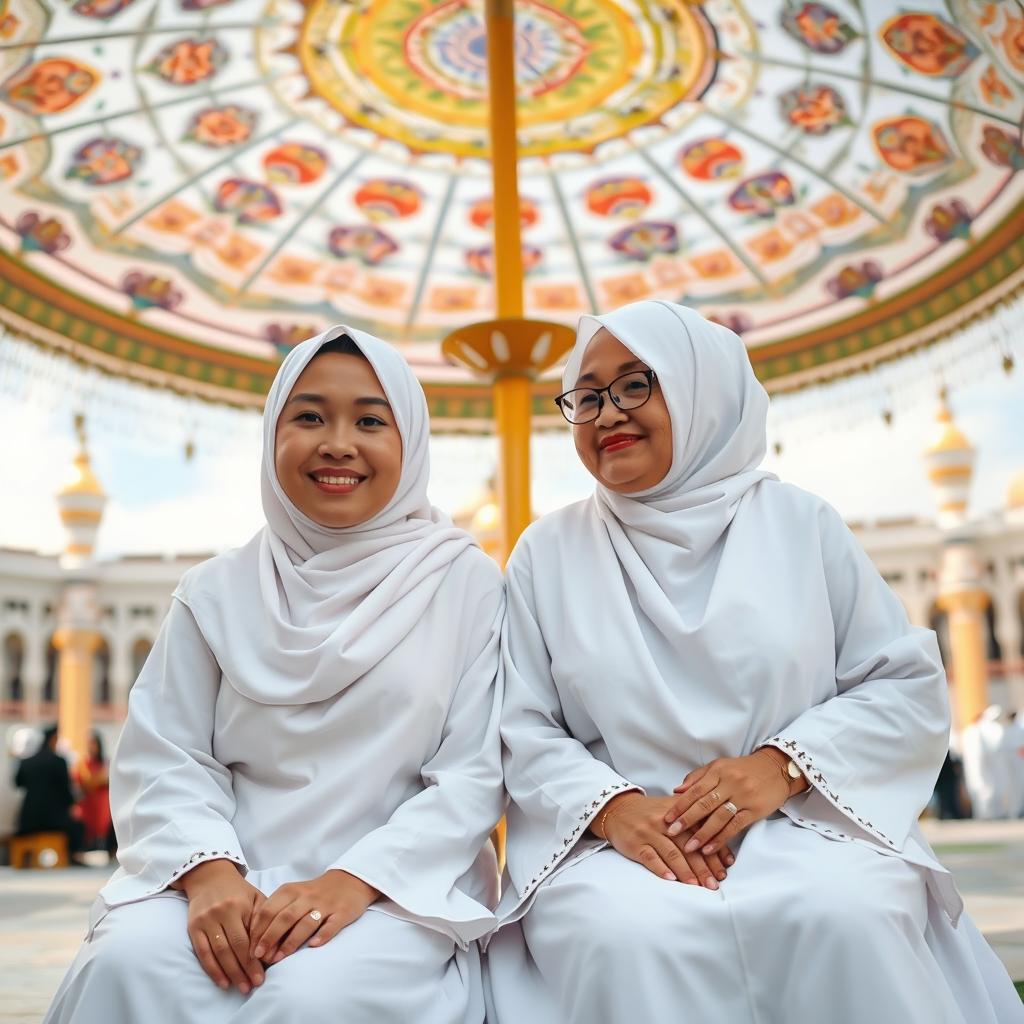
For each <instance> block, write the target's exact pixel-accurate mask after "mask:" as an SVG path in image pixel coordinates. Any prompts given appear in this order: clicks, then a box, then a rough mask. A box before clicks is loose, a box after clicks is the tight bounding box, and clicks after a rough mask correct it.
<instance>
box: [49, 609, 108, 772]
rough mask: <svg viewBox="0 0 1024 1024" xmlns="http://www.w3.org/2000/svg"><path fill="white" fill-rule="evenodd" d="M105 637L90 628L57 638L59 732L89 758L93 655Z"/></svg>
mask: <svg viewBox="0 0 1024 1024" xmlns="http://www.w3.org/2000/svg"><path fill="white" fill-rule="evenodd" d="M101 642H102V640H101V637H100V636H99V634H98V633H94V632H93V631H92V630H88V629H74V628H63V629H58V630H57V632H56V633H54V636H53V643H54V646H55V647H56V648H57V650H58V652H59V660H58V662H57V673H58V674H57V678H58V686H59V703H58V712H57V732H58V733H59V735H60V736H61V738H62V739H64V740H66V741H67V742H68V744H69V745H70V747H71V749H72V750H73V751H74V752H75V754H76V755H78V757H79V758H85V757H88V754H89V731H90V728H91V726H92V670H93V656H94V655H95V653H96V651H97V650H98V649H99V646H100V643H101Z"/></svg>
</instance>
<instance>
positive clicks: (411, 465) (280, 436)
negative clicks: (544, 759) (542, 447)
mask: <svg viewBox="0 0 1024 1024" xmlns="http://www.w3.org/2000/svg"><path fill="white" fill-rule="evenodd" d="M350 339H351V340H350ZM427 440H428V419H427V408H426V402H425V400H424V397H423V392H422V389H421V388H420V386H419V383H418V382H417V381H416V379H415V377H414V376H413V374H412V372H411V371H410V369H409V367H408V366H407V365H406V364H405V362H404V361H403V360H402V359H401V357H400V356H399V355H398V354H397V353H396V352H395V351H394V350H392V349H391V348H389V347H388V346H387V345H385V344H384V343H383V342H380V341H378V340H377V339H375V338H373V337H371V336H369V335H366V334H363V333H361V332H359V331H353V330H349V329H347V328H343V327H342V328H334V329H332V330H331V331H328V332H327V333H325V334H324V335H321V336H320V337H317V338H313V339H311V340H310V341H307V342H304V343H303V344H302V345H300V346H298V347H297V348H296V349H295V350H294V351H293V352H292V353H291V354H290V355H289V356H288V358H287V359H286V360H285V362H284V364H283V365H282V366H281V369H280V370H279V372H278V375H277V378H276V380H275V382H274V386H273V388H272V389H271V392H270V395H269V396H268V399H267V406H266V412H265V416H264V448H263V469H262V493H263V508H264V512H265V514H266V517H267V525H266V527H265V528H264V529H263V530H261V531H260V532H259V533H258V534H257V535H256V536H255V537H254V538H253V539H252V540H251V541H250V542H249V543H248V544H246V545H245V546H244V547H242V548H239V549H237V550H235V551H230V552H228V553H226V554H224V555H221V556H219V557H217V558H214V559H211V560H210V561H209V562H206V563H203V564H202V565H200V566H198V567H197V568H195V569H193V570H191V571H190V572H189V573H187V574H186V575H185V577H184V578H183V579H182V581H181V584H180V585H179V587H178V589H177V591H176V592H175V595H174V600H173V601H172V604H171V609H170V612H169V613H168V616H167V619H166V621H165V623H164V626H163V629H162V631H161V635H160V638H159V639H158V641H157V643H156V646H155V647H154V649H153V652H152V654H151V655H150V658H149V660H148V661H147V662H146V666H145V668H144V670H143V672H142V675H141V676H140V678H139V680H138V682H137V683H136V685H135V687H134V688H133V690H132V695H131V700H130V703H129V713H128V720H127V722H126V724H125V728H124V732H123V734H122V737H121V742H120V745H119V747H118V751H117V755H116V757H115V759H114V763H113V767H112V771H111V802H112V806H113V813H114V820H115V823H116V826H117V834H118V838H119V840H120V848H119V851H118V859H119V861H120V863H121V867H120V869H119V870H118V872H117V873H116V874H115V875H114V876H113V878H112V879H111V880H110V882H109V883H108V884H107V885H106V886H105V887H104V889H103V890H102V892H101V894H100V898H99V899H98V900H97V902H96V905H95V907H94V909H93V912H92V918H91V921H90V926H89V933H88V937H87V939H86V942H85V944H84V945H83V947H82V949H81V951H80V952H79V955H78V957H77V958H76V960H75V962H74V964H73V965H72V967H71V969H70V971H69V972H68V975H67V977H66V978H65V980H64V982H63V984H62V985H61V988H60V990H59V991H58V993H57V996H56V997H55V1000H54V1003H53V1006H52V1007H51V1009H50V1013H49V1015H48V1017H47V1021H48V1022H54V1024H56V1022H71V1021H73V1022H75V1024H93V1022H95V1024H100V1022H103V1024H118V1022H124V1024H136V1022H140V1021H146V1022H147V1024H159V1022H161V1021H166V1022H168V1024H170V1022H174V1024H179V1022H180V1024H193V1022H195V1024H199V1022H202V1024H206V1022H209V1024H223V1022H228V1021H230V1022H233V1024H234V1022H237V1024H243V1022H244V1024H249V1022H257V1021H266V1022H271V1021H272V1022H274V1024H282V1022H289V1021H296V1022H302V1024H310V1022H312V1021H328V1020H329V1021H337V1022H338V1024H364V1022H365V1024H388V1022H395V1024H398V1022H402V1024H406V1022H409V1021H417V1022H422V1024H478V1022H480V1021H482V1019H483V1010H482V999H481V992H480V985H479V964H478V958H477V950H476V944H475V940H476V939H477V938H478V937H480V936H481V935H483V934H484V933H485V932H487V931H488V930H489V929H490V928H491V927H492V925H493V923H494V918H493V916H492V914H491V912H490V910H489V909H488V908H489V907H490V906H493V901H494V898H495V895H496V893H495V889H496V872H495V862H494V854H493V851H492V849H491V847H490V844H489V843H487V836H488V834H489V832H490V830H491V829H492V828H493V826H494V824H495V822H496V821H497V819H498V817H499V816H500V814H501V808H502V799H503V793H502V789H501V768H500V753H499V742H498V733H497V728H498V726H497V714H498V710H497V709H498V706H499V704H500V695H499V694H498V692H497V681H496V680H497V663H498V635H499V631H500V625H501V618H502V612H503V597H502V587H501V579H500V575H499V573H498V570H497V568H496V567H495V565H494V564H493V563H492V562H491V561H490V559H488V558H487V557H486V556H485V555H484V554H483V553H482V552H481V551H480V550H479V549H478V548H477V547H475V546H473V544H472V541H471V540H470V538H469V536H468V535H467V534H466V533H464V532H463V531H461V530H457V529H455V528H454V527H452V526H451V525H450V523H449V522H448V521H447V519H445V518H444V517H443V516H442V515H441V514H440V513H438V512H437V510H436V509H434V508H432V507H431V506H430V504H429V502H428V500H427V496H426V486H427V479H428V462H427Z"/></svg>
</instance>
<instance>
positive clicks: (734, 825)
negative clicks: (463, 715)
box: [488, 302, 1024, 1024]
mask: <svg viewBox="0 0 1024 1024" xmlns="http://www.w3.org/2000/svg"><path fill="white" fill-rule="evenodd" d="M564 381H565V387H566V389H567V390H566V392H565V393H564V394H562V395H561V396H559V398H558V399H557V401H558V405H559V407H560V409H561V410H562V412H563V414H564V416H565V418H566V419H567V420H568V421H569V423H570V424H571V425H572V433H573V439H574V442H575V445H576V450H577V452H578V453H579V457H580V459H581V460H582V462H583V464H584V465H585V466H586V468H587V469H588V470H589V472H590V473H591V474H592V475H593V477H594V478H595V480H596V482H597V487H596V490H595V492H594V494H593V495H592V496H591V497H590V498H589V499H587V500H586V501H582V502H578V503H577V504H574V505H570V506H569V507H567V508H564V509H562V510H560V511H558V512H556V513H554V514H552V515H550V516H547V517H545V518H543V519H541V520H540V521H539V522H537V523H535V524H534V525H533V526H532V527H530V529H529V530H528V531H527V532H526V533H525V534H524V535H523V538H522V540H521V541H520V543H519V545H518V546H517V547H516V550H515V552H514V553H513V555H512V558H511V560H510V562H509V566H508V576H507V590H508V601H509V607H508V617H507V620H506V628H505V634H504V638H503V650H504V659H505V669H506V694H505V704H504V709H503V715H502V736H503V740H504V745H505V781H506V786H507V788H508V791H509V793H510V795H511V798H512V802H511V805H510V807H509V811H508V823H509V828H508V836H509V843H508V870H507V878H506V891H505V895H504V898H503V901H502V904H501V906H500V907H499V920H500V922H501V924H500V927H499V930H498V932H497V933H496V935H495V936H494V937H493V939H492V940H491V943H490V949H489V954H488V960H489V967H488V972H489V989H490V991H489V998H490V1020H491V1022H492V1024H520V1022H522V1021H530V1022H531V1024H567V1022H571V1021H587V1022H588V1024H601V1022H608V1024H620V1022H621V1024H626V1022H633V1021H662V1020H684V1021H708V1020H718V1021H726V1022H728V1024H755V1022H756V1024H776V1022H777V1024H782V1022H789V1021H819V1020H825V1019H827V1020H829V1021H831V1022H835V1024H855V1022H856V1024H863V1022H865V1021H878V1022H880V1024H940V1022H941V1024H997V1022H998V1024H1006V1022H1011V1021H1024V1009H1022V1007H1021V1003H1020V1001H1019V1000H1018V998H1017V996H1016V993H1015V992H1014V990H1013V987H1012V985H1011V984H1010V982H1009V979H1008V978H1007V976H1006V973H1005V971H1004V970H1003V969H1002V966H1001V965H1000V964H999V962H998V960H997V959H996V957H995V955H994V954H993V953H992V951H991V950H990V949H989V948H988V947H987V946H986V944H985V942H984V940H983V939H982V938H981V936H980V935H979V933H978V932H977V930H976V929H975V928H974V926H973V925H972V923H971V922H970V921H969V920H968V919H967V917H966V916H965V915H963V913H962V902H961V900H960V897H959V895H958V894H957V891H956V888H955V886H954V884H953V882H952V879H951V878H950V876H949V874H948V872H947V871H946V870H945V869H944V868H943V867H942V865H941V864H939V862H938V861H937V860H936V859H935V856H934V854H933V853H932V851H931V850H930V849H929V847H928V845H927V843H926V842H925V840H924V838H923V837H922V836H921V833H920V832H919V830H918V828H917V817H918V815H919V813H920V811H921V809H922V808H923V807H924V806H925V804H926V803H927V801H928V798H929V796H930V795H931V792H932V787H933V784H934V782H935V778H936V775H937V773H938V770H939V766H940V764H941V763H942V758H943V755H944V753H945V751H946V745H947V739H948V732H949V717H948V705H947V695H946V684H945V679H944V676H943V672H942V667H941V665H940V662H939V657H938V652H937V649H936V644H935V638H934V636H933V634H932V633H931V632H929V631H927V630H923V629H917V628H914V627H912V626H910V625H909V623H908V622H907V619H906V616H905V614H904V612H903V609H902V607H901V606H900V604H899V602H898V601H897V600H896V598H895V597H894V596H893V594H892V593H891V592H890V590H889V589H888V587H887V586H886V585H885V583H884V582H883V581H882V580H881V578H880V577H879V576H878V574H877V573H876V572H875V570H874V568H873V567H872V565H871V563H870V561H869V560H868V559H867V557H866V556H865V555H864V553H863V551H862V550H861V549H860V548H859V547H858V546H857V544H856V542H855V541H854V540H853V538H852V537H851V535H850V533H849V532H848V530H847V529H846V527H845V526H844V524H843V522H842V520H841V519H840V518H839V516H838V515H837V514H836V513H835V511H833V509H831V508H830V507H829V506H828V505H827V504H825V502H823V501H822V500H820V499H819V498H816V497H815V496H813V495H811V494H808V493H806V492H804V491H801V490H798V489H797V488H795V487H791V486H788V485H785V484H782V483H780V482H779V481H778V480H777V479H776V478H775V477H774V476H772V475H771V474H769V473H766V472H765V471H764V470H761V469H759V468H758V466H759V464H760V462H761V460H762V458H763V456H764V452H765V415H766V412H767V407H768V398H767V395H766V394H765V392H764V390H763V389H762V388H761V386H760V385H759V384H758V382H757V380H756V379H755V377H754V375H753V372H752V371H751V368H750V363H749V360H748V359H747V355H746V352H745V350H744V348H743V345H742V343H741V342H740V341H739V339H738V338H737V337H736V336H735V335H734V334H733V333H732V332H731V331H728V330H726V329H725V328H723V327H719V326H718V325H715V324H710V323H708V322H706V321H704V320H703V319H701V317H700V316H698V315H697V314H696V313H694V312H693V311H692V310H689V309H686V308H684V307H681V306H676V305H672V304H670V303H664V302H642V303H637V304H634V305H631V306H626V307H624V308H623V309H620V310H618V311H617V312H615V313H612V314H609V315H607V316H602V317H585V318H584V319H583V321H582V322H581V324H580V329H579V334H578V339H577V344H576V347H575V349H574V351H573V353H572V355H571V356H570V359H569V362H568V365H567V367H566V370H565V376H564Z"/></svg>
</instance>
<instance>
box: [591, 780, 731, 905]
mask: <svg viewBox="0 0 1024 1024" xmlns="http://www.w3.org/2000/svg"><path fill="white" fill-rule="evenodd" d="M675 799H676V798H675V797H674V796H644V795H643V794H642V793H637V792H635V791H633V792H629V793H620V794H619V795H618V796H616V797H613V798H612V799H611V800H610V801H609V802H608V804H607V805H606V808H607V813H605V812H604V811H603V812H602V813H601V814H600V815H598V818H597V821H598V822H602V823H603V828H604V835H603V836H601V838H602V839H607V841H608V842H609V843H610V844H611V845H612V846H613V847H614V848H615V849H616V850H618V852H619V853H621V854H622V856H623V857H628V858H629V859H630V860H633V861H636V862H637V863H638V864H642V865H643V866H644V867H645V868H647V870H648V871H650V872H652V873H653V874H655V875H657V876H658V877H659V878H664V879H666V880H668V881H677V880H678V881H680V882H686V883H687V884H688V885H703V886H704V887H705V888H707V889H712V890H715V889H717V888H718V883H719V882H720V881H722V880H723V879H724V878H725V872H726V867H727V866H731V865H732V863H733V862H734V861H735V857H734V856H733V854H732V852H731V851H730V850H729V849H728V848H725V849H723V850H721V851H720V852H719V853H713V854H710V855H709V856H705V855H704V854H702V853H701V852H700V851H699V850H698V851H696V852H695V853H684V852H683V847H684V846H685V845H686V843H687V841H688V840H689V838H690V835H691V833H690V832H684V833H680V834H679V835H677V836H672V837H669V836H667V835H665V822H664V820H663V819H664V816H665V812H666V811H667V810H668V808H669V807H670V806H671V805H672V803H673V801H674V800H675Z"/></svg>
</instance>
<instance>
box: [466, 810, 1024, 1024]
mask: <svg viewBox="0 0 1024 1024" xmlns="http://www.w3.org/2000/svg"><path fill="white" fill-rule="evenodd" d="M484 974H485V988H486V990H487V998H488V1020H489V1021H490V1024H523V1022H526V1021H529V1022H530V1024H569V1022H573V1021H586V1022H587V1024H634V1022H636V1021H665V1020H672V1021H715V1020H718V1021H726V1022H728V1024H791V1022H793V1021H818V1020H828V1021H829V1022H830V1024H865V1022H867V1024H1024V1006H1022V1004H1021V1002H1020V999H1019V998H1018V996H1017V994H1016V992H1015V990H1014V988H1013V985H1012V984H1011V982H1010V980H1009V978H1008V977H1007V975H1006V971H1005V970H1004V969H1003V966H1002V964H1001V963H1000V962H999V960H998V958H997V957H996V956H995V954H994V953H993V952H992V950H991V949H990V948H989V946H988V945H987V944H986V942H985V940H984V939H983V938H982V936H981V935H980V934H979V933H978V931H977V929H976V928H975V927H974V925H973V924H972V923H971V922H970V920H968V919H967V917H966V915H965V916H963V917H962V918H961V920H960V922H959V925H958V927H957V928H954V927H953V926H952V924H951V923H950V921H949V919H948V918H947V917H946V916H945V914H943V913H942V911H941V910H939V908H938V906H937V905H936V904H935V902H934V901H933V900H932V899H931V898H930V897H929V894H928V890H927V884H926V881H925V873H924V872H923V871H922V870H921V869H919V868H917V867H915V866H914V865H912V864H908V863H906V862H905V861H903V860H901V859H899V858H898V857H895V856H888V855H885V854H881V853H877V852H875V851H874V850H872V849H869V848H867V847H865V846H862V845H860V844H858V843H854V842H834V841H831V840H828V839H825V838H823V837H821V836H819V835H817V834H815V833H813V832H810V831H809V830H807V829H802V828H799V827H797V826H795V825H793V824H791V823H790V822H789V820H788V819H786V818H783V817H780V818H772V819H770V820H767V821H762V822H759V823H757V824H756V825H754V826H753V827H752V828H751V829H750V830H749V832H748V833H747V834H746V836H745V837H744V839H743V842H742V845H741V846H740V847H739V849H738V850H737V856H736V863H735V864H734V865H733V867H732V868H731V869H730V870H729V877H728V878H727V879H726V880H725V882H723V883H722V885H721V887H720V888H719V890H718V891H717V892H711V891H710V890H707V889H704V888H702V887H698V886H690V885H683V884H681V883H679V882H668V881H665V880H663V879H660V878H657V877H656V876H655V875H653V874H651V873H650V872H649V871H647V869H646V868H643V867H641V866H640V865H639V864H635V863H633V862H632V861H629V860H627V859H626V858H624V857H622V856H621V855H620V854H618V853H616V852H615V851H614V850H611V849H603V850H601V851H599V852H597V853H594V854H592V855H590V856H589V857H584V858H581V859H580V860H579V861H577V862H576V863H574V864H572V865H570V866H568V867H566V868H565V869H564V870H562V871H561V872H559V873H557V874H556V875H554V876H553V877H552V879H551V881H550V882H548V883H546V884H545V885H543V886H541V887H540V888H539V889H538V891H537V894H536V897H535V899H534V901H533V904H532V905H531V906H530V909H529V910H528V912H527V913H526V914H525V916H524V917H523V918H522V919H521V920H520V921H515V922H512V923H510V924H508V925H505V926H503V927H501V928H500V930H499V931H498V932H497V934H496V935H495V936H494V937H493V938H492V940H491V942H490V945H489V946H488V951H487V956H486V958H485V967H484Z"/></svg>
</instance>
